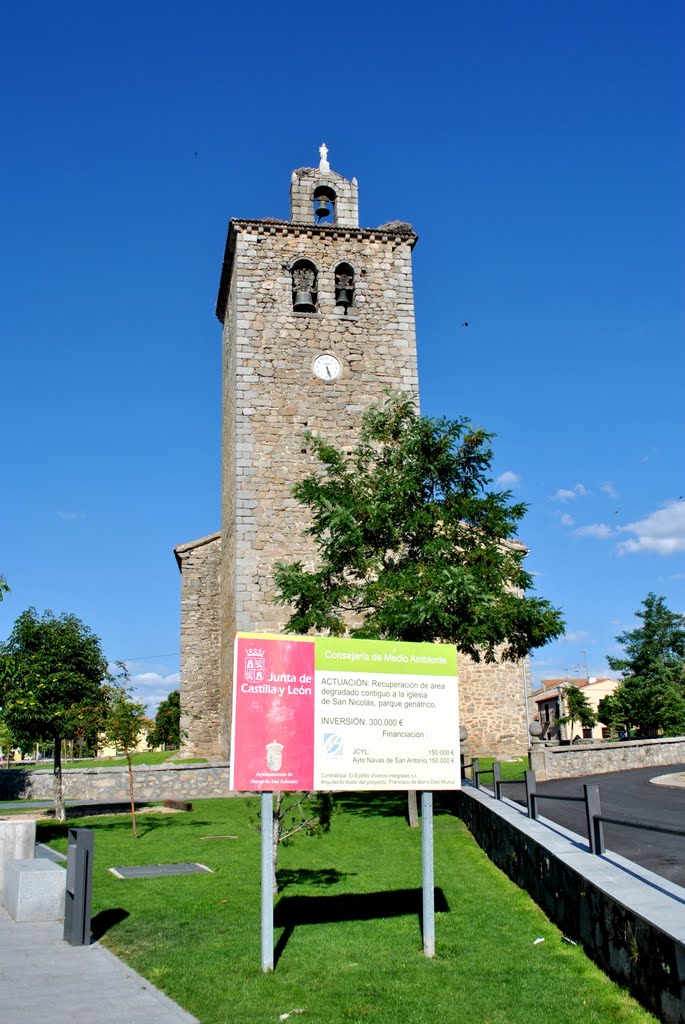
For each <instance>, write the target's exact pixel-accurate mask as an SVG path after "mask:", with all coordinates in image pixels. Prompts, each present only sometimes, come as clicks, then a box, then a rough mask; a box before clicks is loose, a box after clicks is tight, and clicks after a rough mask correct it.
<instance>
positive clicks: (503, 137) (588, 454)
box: [0, 0, 685, 704]
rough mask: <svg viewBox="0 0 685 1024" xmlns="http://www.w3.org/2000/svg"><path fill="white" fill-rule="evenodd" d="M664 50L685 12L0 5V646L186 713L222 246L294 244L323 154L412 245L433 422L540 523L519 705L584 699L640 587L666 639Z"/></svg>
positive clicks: (675, 287) (682, 581)
mask: <svg viewBox="0 0 685 1024" xmlns="http://www.w3.org/2000/svg"><path fill="white" fill-rule="evenodd" d="M684 29H685V7H683V4H682V3H681V2H680V0H673V2H659V0H651V2H649V3H648V2H646V0H641V2H631V0H621V2H614V0H606V2H605V0H603V2H600V3H597V2H596V0H593V2H589V0H575V2H573V3H570V2H564V3H561V2H557V0H532V2H526V3H513V2H509V0H493V2H491V3H466V2H464V0H457V2H455V3H450V4H447V3H438V4H432V5H428V6H425V5H424V7H420V6H419V7H416V6H415V5H412V6H409V5H404V6H403V5H401V4H393V5H392V6H391V5H383V4H378V3H373V2H372V3H370V4H366V5H361V6H357V7H355V6H354V5H352V6H347V7H342V8H341V7H330V6H327V7H326V6H321V5H315V4H312V5H308V4H306V3H304V4H299V5H288V4H283V3H278V4H276V3H273V2H271V0H269V2H266V3H262V4H259V5H235V4H229V3H218V2H205V3H202V2H200V3H197V4H194V5H190V4H188V3H178V2H164V3H161V2H158V0H149V2H144V3H135V4H134V3H131V2H128V0H124V2H119V3H117V4H100V3H96V4H93V3H85V2H84V0H74V2H69V3H66V4H55V3H53V2H50V3H47V2H35V0H24V2H23V3H21V4H10V5H5V8H4V10H3V13H2V31H1V33H0V35H1V36H2V44H1V45H2V50H3V52H2V54H1V58H2V59H1V61H0V74H1V76H2V92H3V97H4V100H5V114H4V118H3V143H4V145H3V150H4V156H3V159H2V169H1V188H0V197H1V200H2V204H3V212H2V224H3V227H2V275H1V280H2V301H1V302H0V317H1V320H0V325H1V329H2V364H1V366H2V371H1V372H2V450H1V467H2V484H3V486H2V500H1V501H0V529H1V532H0V572H3V573H4V574H5V575H6V576H7V579H8V581H9V583H10V585H11V587H12V593H11V594H10V595H8V596H7V598H6V599H5V601H4V602H3V603H2V605H0V637H5V636H7V634H8V633H9V631H10V629H11V627H12V623H13V621H14V619H15V618H16V616H17V615H18V614H19V613H20V612H21V611H23V610H24V609H25V608H27V607H28V606H29V605H34V606H36V607H37V608H38V609H39V610H40V611H42V610H44V609H46V608H51V609H53V610H54V611H55V612H60V611H70V612H74V613H76V614H77V615H79V616H80V617H81V618H82V619H83V620H84V621H85V622H86V623H87V624H88V625H90V626H91V627H92V628H93V629H94V630H95V631H96V632H97V633H98V634H99V635H100V636H101V637H102V640H103V643H104V647H105V651H106V653H107V655H108V657H109V658H111V659H112V660H115V659H123V660H126V661H128V662H129V663H130V669H131V672H132V676H133V679H134V682H135V684H136V686H137V687H138V690H139V692H140V693H141V694H142V695H143V696H144V698H145V700H146V701H148V702H150V703H151V704H154V702H155V701H157V700H159V698H160V697H161V696H163V695H164V694H165V693H166V692H167V691H168V690H169V689H171V688H173V687H174V686H175V685H176V684H177V680H178V675H177V673H178V650H179V616H180V612H179V574H178V570H177V567H176V563H175V560H174V557H173V554H172V549H173V547H174V545H176V544H179V543H183V542H186V541H190V540H193V539H195V538H196V537H200V536H202V535H204V534H208V533H211V532H213V531H214V530H216V529H218V528H219V523H220V508H219V416H220V333H221V332H220V326H219V324H218V322H217V321H216V320H215V318H214V303H215V298H216V292H217V288H218V282H219V273H220V269H221V259H222V255H223V247H224V242H225V237H226V226H227V222H228V219H229V217H230V216H237V217H265V216H276V217H287V216H288V187H289V178H290V172H291V170H292V169H293V168H296V167H300V166H303V165H310V166H311V165H315V164H316V163H317V162H318V146H319V144H320V143H321V142H322V141H325V142H326V143H327V144H328V146H329V149H330V154H329V159H330V162H331V166H332V167H333V169H334V170H336V171H339V172H340V173H342V174H344V175H346V176H347V177H352V176H354V175H356V176H357V178H358V179H359V187H360V218H361V222H362V223H363V224H364V225H365V226H375V225H377V224H379V223H382V222H384V221H387V220H391V219H402V220H407V221H410V222H411V223H412V224H413V225H414V227H415V229H416V231H417V232H418V234H419V236H420V241H419V244H418V246H417V248H416V249H415V254H414V269H415V288H416V308H417V330H418V340H419V358H420V374H421V399H422V408H423V411H424V412H425V413H428V414H431V415H438V414H440V415H442V414H444V415H447V416H459V415H468V416H470V417H472V419H473V420H474V421H475V422H477V423H479V424H481V425H482V426H484V427H486V428H488V429H490V430H493V431H495V432H496V433H497V435H498V437H497V440H496V442H495V445H496V453H497V458H496V475H497V476H502V475H504V476H503V479H504V480H505V481H510V482H511V485H512V486H513V489H514V491H515V494H516V496H517V498H520V499H522V500H524V501H526V502H529V503H530V512H529V514H528V516H527V518H526V520H525V522H524V524H523V529H522V532H521V537H522V539H523V540H524V541H525V542H526V543H527V544H528V545H529V547H530V549H531V554H530V557H529V567H530V568H531V569H532V570H533V571H534V572H535V573H536V574H537V575H536V583H537V589H538V592H539V593H540V594H542V595H543V596H545V597H548V598H550V599H551V600H552V601H553V602H555V603H556V604H559V605H561V606H562V607H563V609H564V611H565V615H566V620H567V627H568V632H567V636H566V638H565V639H564V640H563V641H560V642H557V643H555V644H553V645H550V646H549V647H548V648H546V649H545V650H544V651H542V652H540V653H539V654H538V655H537V656H536V657H535V659H534V662H533V670H534V675H535V677H536V678H540V677H542V676H555V675H562V674H568V673H570V674H571V675H580V674H584V665H585V657H587V663H588V667H589V671H590V674H593V675H597V674H603V673H605V672H606V670H607V667H606V663H605V660H604V659H605V655H606V654H607V653H609V652H611V651H612V648H613V646H614V637H615V635H616V634H617V633H618V632H620V631H621V630H622V629H623V628H625V627H626V626H630V625H631V624H632V623H633V622H634V618H633V613H634V611H635V610H636V609H637V608H638V607H639V606H640V603H641V601H642V600H643V598H644V597H645V595H646V594H647V592H648V591H649V590H655V591H656V592H657V593H660V594H664V595H665V596H666V598H667V601H668V603H669V605H670V607H671V608H672V609H674V610H676V611H681V612H682V611H685V500H684V498H685V479H684V473H683V470H684V468H685V465H684V463H685V458H684V456H683V441H682V439H683V425H684V424H683V419H684V415H683V397H682V395H683V379H684V372H683V371H684V369H685V366H684V358H683V339H684V337H685V331H684V330H683V328H684V326H685V325H684V323H683V321H684V319H685V318H684V310H685V303H684V301H683V298H684V297H683V281H684V280H685V277H684V273H683V272H684V270H685V266H684V264H685V244H684V242H683V239H684V238H685V230H684V229H685V223H684V221H685V216H684V213H685V202H684V193H683V181H685V143H684V139H685V133H684V131H683V128H684V127H685V125H684V117H683V96H684V95H685V71H684V70H683V42H684V38H685V33H684ZM464 320H468V321H469V326H468V327H467V328H464V327H461V326H460V324H461V323H462V322H463V321H464Z"/></svg>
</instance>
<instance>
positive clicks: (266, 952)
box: [262, 793, 274, 973]
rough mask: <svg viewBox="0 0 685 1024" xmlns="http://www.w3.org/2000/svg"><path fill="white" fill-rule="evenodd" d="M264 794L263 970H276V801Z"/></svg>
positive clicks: (271, 795)
mask: <svg viewBox="0 0 685 1024" xmlns="http://www.w3.org/2000/svg"><path fill="white" fill-rule="evenodd" d="M273 796H274V795H273V793H262V970H263V971H264V973H267V972H268V971H273V969H274V894H273V871H274V860H273V857H274V850H273V843H274V800H273Z"/></svg>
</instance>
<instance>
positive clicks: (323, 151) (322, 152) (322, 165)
mask: <svg viewBox="0 0 685 1024" xmlns="http://www.w3.org/2000/svg"><path fill="white" fill-rule="evenodd" d="M319 156H320V157H321V160H320V161H319V170H320V171H330V169H331V168H330V165H329V163H328V146H327V145H326V143H325V142H322V143H321V145H320V146H319Z"/></svg>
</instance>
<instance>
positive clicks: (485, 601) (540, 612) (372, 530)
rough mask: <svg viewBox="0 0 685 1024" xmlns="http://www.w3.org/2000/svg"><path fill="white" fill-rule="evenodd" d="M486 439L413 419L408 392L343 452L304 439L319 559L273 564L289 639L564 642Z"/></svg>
mask: <svg viewBox="0 0 685 1024" xmlns="http://www.w3.org/2000/svg"><path fill="white" fill-rule="evenodd" d="M492 438H493V435H492V434H490V433H487V432H486V431H484V430H481V429H477V428H474V427H472V426H471V425H470V424H469V423H468V421H467V420H466V419H458V420H448V419H444V418H440V419H433V418H428V417H422V416H419V415H418V413H417V411H416V409H415V407H414V405H413V403H412V401H411V400H410V399H409V398H407V397H406V396H404V395H389V396H388V398H387V400H386V401H385V402H384V403H383V404H381V405H378V406H374V407H372V408H371V409H369V410H368V411H367V412H366V413H365V414H364V416H363V417H362V423H361V431H360V441H359V443H358V445H357V446H356V448H355V449H354V450H353V451H352V452H350V453H345V452H343V451H339V450H338V449H337V448H335V447H334V446H332V445H330V444H328V443H327V442H326V441H325V440H324V439H323V438H321V437H318V436H315V435H313V434H308V435H307V445H308V447H309V449H310V451H311V452H312V453H313V454H314V455H315V456H316V458H317V459H318V463H319V466H318V469H317V470H315V471H314V472H313V473H312V474H311V475H309V476H307V477H306V478H305V479H303V480H302V481H300V482H299V483H297V484H296V485H295V487H294V488H293V494H294V495H295V497H296V498H297V499H298V501H299V502H300V503H301V504H302V505H304V506H305V508H306V509H307V510H308V512H309V514H310V525H309V527H308V528H307V530H306V533H307V534H308V535H309V536H310V537H311V538H312V540H313V542H314V545H315V548H316V552H317V556H318V557H317V564H316V565H315V566H314V568H309V567H307V566H305V564H304V563H303V562H295V563H294V564H292V565H286V564H279V565H278V566H277V569H276V574H275V582H276V591H277V597H276V600H277V601H279V602H280V603H282V604H288V605H291V606H292V608H293V612H292V614H291V616H290V618H289V620H288V622H287V624H286V626H285V628H286V630H288V631H290V632H296V633H308V632H310V631H312V630H313V631H316V632H321V633H328V634H330V635H333V636H342V635H349V636H352V637H360V638H362V637H366V638H371V639H383V640H405V641H427V642H435V641H442V642H445V643H450V644H455V645H456V647H457V648H458V650H459V651H461V652H462V653H463V654H468V655H469V656H470V657H471V658H473V659H474V661H480V660H481V659H484V660H485V661H486V662H493V661H496V660H497V659H498V658H499V659H501V660H511V661H516V660H518V659H520V658H523V657H525V656H526V655H527V654H529V653H530V651H532V650H534V649H536V648H538V647H541V646H543V645H544V644H546V643H547V642H548V641H549V640H552V639H553V638H554V637H556V636H559V635H560V634H561V633H563V629H564V624H563V620H562V617H561V614H560V612H559V611H558V610H557V609H556V608H554V607H552V605H551V604H550V603H549V602H548V601H546V600H543V599H541V598H539V597H534V596H531V594H530V591H531V590H532V588H533V580H532V577H531V575H530V574H529V573H528V572H527V571H526V570H525V569H524V567H523V559H524V556H525V554H526V549H525V548H524V546H523V545H522V544H519V543H516V542H515V541H514V538H515V536H516V532H517V529H518V525H519V523H520V521H521V520H522V519H523V517H524V515H525V512H526V506H525V505H524V504H522V503H516V502H513V501H512V495H511V492H510V491H496V490H491V489H490V484H491V478H490V473H491V467H492V461H493V451H492V446H491V441H492ZM413 816H414V812H413V808H412V809H411V814H410V818H412V819H413Z"/></svg>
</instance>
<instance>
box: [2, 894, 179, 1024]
mask: <svg viewBox="0 0 685 1024" xmlns="http://www.w3.org/2000/svg"><path fill="white" fill-rule="evenodd" d="M62 928H63V926H62V923H61V922H55V921H49V922H35V923H34V922H30V923H21V924H17V922H16V921H14V920H13V919H12V918H11V917H10V916H9V914H8V913H7V911H6V910H4V908H2V907H0V1016H1V1017H2V1020H3V1021H7V1022H8V1024H9V1022H17V1021H22V1020H46V1021H50V1024H81V1022H85V1021H94V1022H96V1024H121V1022H122V1021H125V1022H126V1024H198V1021H197V1018H196V1017H193V1016H192V1015H191V1014H190V1013H187V1012H186V1011H185V1010H182V1009H181V1007H180V1006H178V1005H177V1004H176V1003H174V1002H173V1001H172V1000H171V999H169V997H168V996H165V995H164V993H163V992H160V991H159V989H157V988H155V987H154V985H152V984H151V983H150V982H149V981H146V980H145V978H141V976H140V975H139V974H136V972H135V971H133V970H132V969H131V968H130V967H127V965H126V964H124V963H122V961H121V960H118V959H117V958H116V957H115V956H114V955H113V954H112V953H110V952H109V950H107V949H105V947H104V946H101V945H100V943H99V942H96V943H94V944H93V945H92V946H70V945H69V944H68V943H66V942H65V941H64V940H63V938H62Z"/></svg>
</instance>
